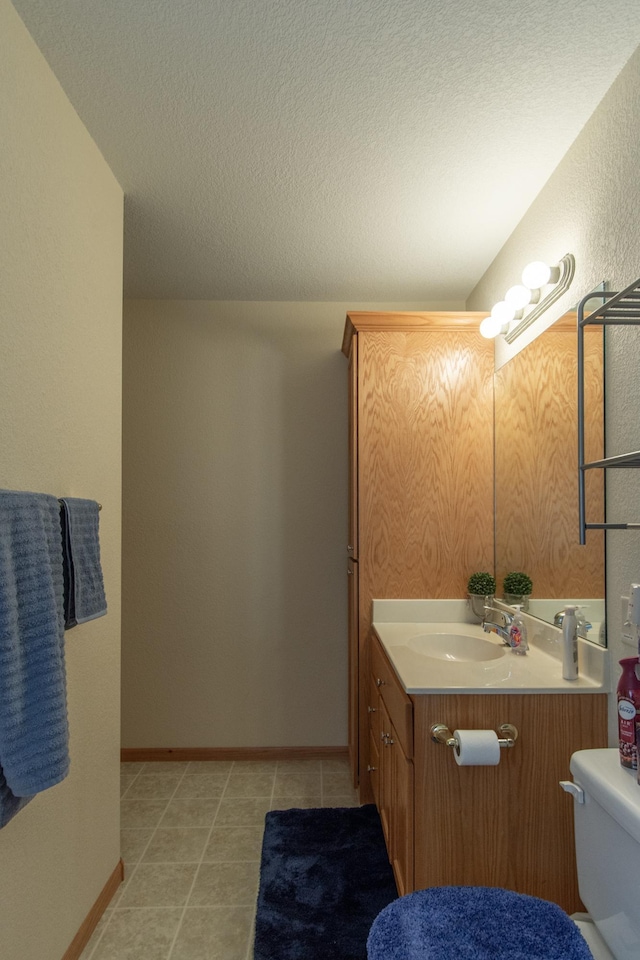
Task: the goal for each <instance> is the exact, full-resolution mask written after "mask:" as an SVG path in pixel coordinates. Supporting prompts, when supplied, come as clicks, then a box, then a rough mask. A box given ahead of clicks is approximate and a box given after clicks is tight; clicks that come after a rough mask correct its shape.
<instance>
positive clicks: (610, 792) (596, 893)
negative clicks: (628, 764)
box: [570, 749, 640, 960]
mask: <svg viewBox="0 0 640 960" xmlns="http://www.w3.org/2000/svg"><path fill="white" fill-rule="evenodd" d="M570 769H571V773H572V774H573V780H574V783H576V784H577V785H578V786H580V787H581V788H582V790H583V791H584V795H583V796H582V797H581V796H580V795H578V797H577V798H576V799H575V801H574V805H573V809H574V825H575V835H576V859H577V866H578V886H579V889H580V896H581V898H582V902H583V903H584V905H585V907H586V908H587V910H588V911H589V913H590V915H591V918H592V919H593V921H594V923H595V924H596V926H597V928H598V930H599V932H600V935H601V936H602V938H603V939H604V940H605V941H606V943H607V945H608V947H609V949H610V950H611V952H612V953H613V955H614V957H615V958H616V960H638V958H639V957H640V786H639V785H638V783H637V781H636V773H635V771H632V770H628V769H626V768H624V767H622V766H621V765H620V760H619V757H618V751H617V749H613V750H580V751H578V752H577V753H574V754H573V756H572V757H571V765H570ZM580 800H583V802H580Z"/></svg>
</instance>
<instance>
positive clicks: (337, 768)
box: [322, 757, 350, 773]
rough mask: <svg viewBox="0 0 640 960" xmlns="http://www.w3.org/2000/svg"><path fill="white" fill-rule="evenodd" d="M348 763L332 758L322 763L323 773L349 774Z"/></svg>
mask: <svg viewBox="0 0 640 960" xmlns="http://www.w3.org/2000/svg"><path fill="white" fill-rule="evenodd" d="M349 771H350V767H349V761H348V760H342V759H341V758H338V757H332V758H330V759H326V760H323V761H322V772H323V773H345V772H346V773H349Z"/></svg>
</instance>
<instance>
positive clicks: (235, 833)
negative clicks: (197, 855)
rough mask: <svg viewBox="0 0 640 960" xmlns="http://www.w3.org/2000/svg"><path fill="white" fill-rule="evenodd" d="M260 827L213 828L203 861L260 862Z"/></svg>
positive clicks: (261, 829)
mask: <svg viewBox="0 0 640 960" xmlns="http://www.w3.org/2000/svg"><path fill="white" fill-rule="evenodd" d="M262 834H263V828H262V827H214V828H213V830H212V831H211V837H210V839H209V843H208V844H207V849H206V850H205V852H204V857H203V858H202V859H203V860H204V861H221V860H226V861H233V860H236V861H237V860H260V857H261V855H262Z"/></svg>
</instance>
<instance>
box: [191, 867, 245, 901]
mask: <svg viewBox="0 0 640 960" xmlns="http://www.w3.org/2000/svg"><path fill="white" fill-rule="evenodd" d="M259 873H260V864H259V863H203V864H202V865H201V866H200V869H199V870H198V876H197V877H196V881H195V883H194V885H193V890H192V891H191V895H190V897H189V906H190V907H243V906H247V907H250V906H255V902H256V897H257V896H258V877H259Z"/></svg>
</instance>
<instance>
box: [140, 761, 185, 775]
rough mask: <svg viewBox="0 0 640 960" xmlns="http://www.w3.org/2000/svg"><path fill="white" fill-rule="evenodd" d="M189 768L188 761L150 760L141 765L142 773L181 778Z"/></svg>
mask: <svg viewBox="0 0 640 960" xmlns="http://www.w3.org/2000/svg"><path fill="white" fill-rule="evenodd" d="M188 766H189V761H188V760H150V761H149V762H148V763H145V764H143V768H142V771H141V772H142V773H168V774H170V775H171V776H173V777H177V776H181V775H182V774H183V773H184V772H185V771H186V769H187V767H188Z"/></svg>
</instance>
